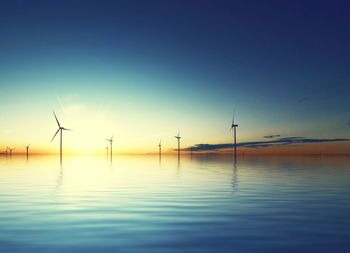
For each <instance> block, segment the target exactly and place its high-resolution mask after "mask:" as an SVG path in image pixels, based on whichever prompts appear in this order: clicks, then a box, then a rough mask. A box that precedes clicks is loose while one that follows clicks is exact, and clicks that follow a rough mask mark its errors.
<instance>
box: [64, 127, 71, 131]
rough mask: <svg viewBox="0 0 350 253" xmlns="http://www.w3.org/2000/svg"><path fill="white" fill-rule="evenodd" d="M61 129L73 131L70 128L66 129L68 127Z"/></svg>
mask: <svg viewBox="0 0 350 253" xmlns="http://www.w3.org/2000/svg"><path fill="white" fill-rule="evenodd" d="M62 129H63V130H68V131H73V130H72V129H68V128H64V127H63V128H62Z"/></svg>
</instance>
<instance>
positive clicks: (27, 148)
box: [26, 144, 30, 160]
mask: <svg viewBox="0 0 350 253" xmlns="http://www.w3.org/2000/svg"><path fill="white" fill-rule="evenodd" d="M29 147H30V144H29V145H28V146H26V150H27V160H28V155H29Z"/></svg>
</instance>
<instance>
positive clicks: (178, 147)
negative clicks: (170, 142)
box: [174, 131, 181, 158]
mask: <svg viewBox="0 0 350 253" xmlns="http://www.w3.org/2000/svg"><path fill="white" fill-rule="evenodd" d="M174 137H175V138H176V139H177V156H178V158H180V139H181V137H180V131H179V132H178V133H177V136H174Z"/></svg>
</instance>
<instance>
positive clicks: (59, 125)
mask: <svg viewBox="0 0 350 253" xmlns="http://www.w3.org/2000/svg"><path fill="white" fill-rule="evenodd" d="M53 115H54V116H55V119H56V122H57V125H58V130H57V132H56V133H55V135H54V136H53V137H52V139H51V142H52V141H53V140H54V139H55V137H56V135H57V134H58V132H60V161H61V163H62V132H63V130H68V131H72V130H71V129H68V128H65V127H62V126H61V124H60V122H59V121H58V119H57V116H56V114H55V112H53Z"/></svg>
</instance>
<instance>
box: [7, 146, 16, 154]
mask: <svg viewBox="0 0 350 253" xmlns="http://www.w3.org/2000/svg"><path fill="white" fill-rule="evenodd" d="M7 149H8V150H9V151H10V156H12V151H13V150H15V148H9V147H7Z"/></svg>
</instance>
